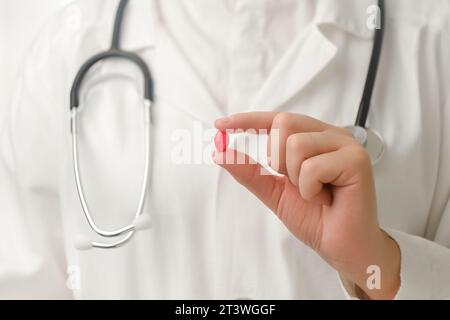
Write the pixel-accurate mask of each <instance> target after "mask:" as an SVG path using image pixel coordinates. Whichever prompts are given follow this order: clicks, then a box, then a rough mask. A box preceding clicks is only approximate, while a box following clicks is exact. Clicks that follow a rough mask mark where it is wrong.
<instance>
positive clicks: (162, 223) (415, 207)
mask: <svg viewBox="0 0 450 320" xmlns="http://www.w3.org/2000/svg"><path fill="white" fill-rule="evenodd" d="M219 3H220V4H219ZM373 3H374V1H372V0H345V1H335V0H317V1H314V2H313V7H312V8H314V10H312V12H313V14H311V17H314V18H313V20H312V21H308V20H307V19H306V20H302V19H301V18H300V16H301V12H302V10H297V11H296V12H297V13H293V12H294V11H295V10H293V9H292V8H296V4H295V1H290V0H284V1H281V2H280V1H279V0H276V1H275V0H274V1H269V0H264V1H251V0H236V1H234V2H226V1H223V2H222V1H220V2H218V4H217V7H215V4H214V5H213V4H212V3H211V2H210V1H206V0H201V1H198V2H189V1H174V0H169V1H167V0H165V1H150V0H149V1H146V0H132V1H131V2H130V5H129V7H128V9H127V15H126V18H125V21H124V31H123V36H122V39H123V40H122V47H123V48H124V49H126V50H132V51H134V52H136V53H138V54H139V55H140V56H141V57H142V58H143V59H145V60H146V62H147V63H149V65H150V66H151V70H152V73H153V77H154V80H155V84H156V87H155V89H156V103H155V105H154V109H153V122H152V137H153V138H152V170H151V172H152V174H151V187H150V191H149V193H148V201H147V205H146V212H147V213H149V214H150V215H151V217H152V219H153V228H152V229H151V230H147V231H142V232H140V233H138V234H137V235H136V236H135V237H134V238H133V240H132V242H131V243H130V244H128V245H127V246H125V247H122V248H120V249H117V250H110V251H105V250H92V251H87V252H79V251H77V250H75V249H74V247H73V241H74V239H75V237H76V235H78V234H80V233H81V234H87V235H89V236H90V237H91V238H92V239H98V238H96V237H95V235H93V234H92V232H91V231H90V229H89V227H88V225H87V223H86V221H85V218H84V217H83V215H82V211H81V207H80V203H79V200H78V196H77V193H76V189H75V183H74V174H73V169H72V158H71V154H72V153H71V140H70V130H69V114H70V112H69V91H70V86H71V84H72V81H73V78H74V75H75V73H76V71H77V70H78V68H79V67H80V66H81V64H82V63H83V62H84V61H85V60H86V59H87V58H88V57H90V56H92V55H93V54H95V53H97V52H99V51H101V50H104V49H106V48H108V46H109V42H110V36H111V30H112V23H113V17H114V12H115V8H116V5H117V1H106V0H105V1H100V0H97V1H92V0H85V1H75V2H74V3H73V4H72V5H70V6H69V7H67V8H65V9H64V10H62V11H61V12H60V13H59V14H58V15H57V16H56V18H55V19H54V20H53V21H52V22H50V23H49V25H48V26H47V28H45V29H44V30H43V31H42V35H41V37H39V39H38V41H37V42H36V44H35V46H34V49H33V50H32V51H31V52H29V56H28V59H27V61H26V63H25V64H24V65H23V70H22V71H23V76H22V77H21V79H20V81H19V84H18V90H17V91H16V94H15V99H14V103H13V105H12V106H11V110H10V119H9V121H8V128H7V130H5V132H3V133H2V135H1V157H0V159H1V171H0V174H1V177H0V181H1V182H0V188H1V190H0V197H1V198H0V203H1V205H2V209H1V215H0V225H1V226H2V232H1V233H0V239H1V241H0V297H1V298H22V297H24V298H71V297H75V298H191V299H200V298H225V299H239V298H245V299H258V298H262V299H266V298H287V299H315V298H324V299H332V298H336V299H344V298H350V297H352V296H355V295H354V292H353V288H352V286H351V284H348V283H342V281H341V280H340V277H339V275H338V273H337V272H336V271H335V270H333V269H332V268H331V267H329V266H328V265H327V264H326V263H325V262H324V261H323V260H322V259H321V258H320V257H319V256H318V255H317V254H316V253H315V252H313V251H312V250H311V249H309V248H308V247H307V246H306V245H304V244H303V243H301V242H300V241H298V240H297V239H296V238H295V237H294V236H292V235H291V234H290V233H289V232H288V230H287V229H286V228H285V227H284V226H283V225H282V224H281V223H280V222H279V221H278V219H277V218H276V216H275V215H273V214H272V213H271V212H269V210H268V209H267V208H265V207H264V206H263V205H262V204H261V203H260V202H259V201H258V200H257V199H256V198H254V197H253V196H252V195H251V194H249V193H248V192H247V191H246V190H245V189H244V188H243V187H241V186H240V185H238V184H237V183H236V182H235V181H234V180H233V179H232V178H231V177H230V176H229V175H228V174H227V173H225V172H224V171H222V170H220V169H219V168H218V167H217V166H215V165H212V164H206V163H201V164H195V163H194V164H177V163H174V161H173V157H174V151H173V150H174V148H175V146H176V144H177V143H178V141H177V140H174V139H175V137H176V135H174V132H180V131H179V130H180V129H182V130H185V131H181V132H184V133H185V134H186V135H187V134H188V133H191V134H193V132H194V131H195V130H197V129H195V126H198V125H199V124H200V123H201V125H202V127H203V130H206V129H210V128H211V127H212V124H213V121H214V120H215V119H216V118H218V117H221V116H225V115H226V114H228V113H233V112H237V111H255V110H276V111H288V112H295V113H304V114H307V115H310V116H313V117H316V118H318V119H320V120H323V121H325V122H329V123H333V124H336V125H342V126H344V125H348V124H351V123H352V122H353V121H354V118H355V115H356V110H357V107H358V103H359V100H360V98H361V94H362V88H363V85H364V81H365V77H366V73H367V66H368V61H369V57H370V52H371V48H372V43H373V42H372V31H371V30H369V29H368V28H367V26H366V20H367V18H368V15H367V13H366V9H367V7H368V6H369V5H370V4H373ZM310 5H311V3H310ZM387 10H388V16H387V28H388V29H387V31H386V37H385V44H384V48H383V54H382V59H381V65H380V69H379V76H378V81H377V84H376V88H375V93H374V97H373V107H372V110H371V112H370V116H369V125H370V126H371V127H373V128H375V129H376V130H378V131H379V132H381V134H382V135H383V137H384V139H385V142H386V153H385V155H384V158H383V159H382V161H381V162H380V163H378V164H377V166H376V167H375V168H374V174H375V179H376V187H377V198H378V212H379V219H380V222H381V224H382V226H383V227H384V228H385V229H386V230H387V231H388V232H389V233H390V234H391V235H392V237H393V238H394V239H396V241H397V242H398V243H399V245H400V248H401V253H402V263H401V280H402V283H401V288H400V291H399V293H398V296H397V297H398V298H400V299H402V298H425V299H427V298H450V272H449V270H450V249H448V248H449V247H450V203H449V195H450V166H449V165H448V162H449V160H450V100H449V97H448V93H449V91H450V90H449V89H450V81H449V80H450V72H449V66H450V62H449V58H450V54H449V43H450V41H449V40H450V39H449V34H450V27H449V17H450V13H449V11H450V9H449V2H448V1H447V0H435V1H420V0H414V1H413V0H401V1H400V0H388V1H387ZM277 13H279V14H280V16H283V14H284V15H286V19H281V20H278V22H276V21H275V20H273V19H270V18H271V17H272V18H273V17H276V16H277ZM288 16H290V17H291V18H290V19H291V20H289V19H288V18H287V17H288ZM270 21H272V22H273V21H275V23H273V25H272V27H271V28H268V26H269V25H270ZM280 21H281V22H280ZM282 21H291V22H292V21H298V23H299V24H298V25H296V24H291V25H289V24H288V22H286V23H285V24H283V22H282ZM202 28H203V29H202ZM277 28H278V29H277ZM264 30H266V31H264ZM267 30H271V31H267ZM272 31H273V32H272ZM208 32H210V34H209V33H208ZM271 32H272V33H271ZM219 34H220V35H221V36H223V37H224V38H223V39H219V41H218V39H217V35H219ZM211 35H212V37H211ZM211 39H213V41H211ZM214 39H215V40H214ZM221 44H222V45H223V47H220V45H221ZM288 44H289V45H288ZM218 48H219V49H220V50H219V49H218ZM227 50H229V51H227ZM221 54H223V56H222V55H221ZM135 88H138V90H137V92H136V89H135ZM140 97H141V79H140V74H139V72H138V71H137V70H136V69H135V68H133V67H130V65H129V64H128V63H123V62H117V61H115V62H108V63H104V64H100V65H98V66H97V67H96V68H95V69H94V71H93V72H91V73H90V74H89V76H88V78H87V79H86V82H85V83H84V90H83V95H82V102H83V105H88V106H87V107H86V108H85V109H83V110H84V112H83V113H82V116H81V121H82V124H81V127H80V134H81V138H80V153H81V159H80V161H81V168H82V175H83V178H84V183H85V188H86V194H87V197H88V202H89V204H90V206H91V209H92V211H93V213H94V216H95V219H96V220H97V222H98V224H99V225H101V226H103V227H104V228H115V227H119V226H122V225H125V224H128V223H129V222H131V221H132V217H133V214H134V210H135V207H136V205H137V201H138V193H139V187H140V182H141V174H142V166H143V161H142V155H143V148H142V146H143V145H142V143H143V137H142V133H143V131H142V125H141V118H140V117H141V113H140V111H141V109H139V102H140V100H139V98H140ZM177 130H178V131H177ZM200 134H202V131H200ZM200 139H202V138H200ZM203 139H204V140H203V146H202V147H205V146H206V145H207V144H208V143H209V142H208V139H209V138H208V137H203ZM192 140H193V141H194V140H195V141H197V142H198V140H199V138H198V137H197V138H194V136H192ZM205 150H206V151H205V152H209V149H207V148H206V147H205ZM197 160H198V159H197ZM193 161H194V162H195V159H194V160H193Z"/></svg>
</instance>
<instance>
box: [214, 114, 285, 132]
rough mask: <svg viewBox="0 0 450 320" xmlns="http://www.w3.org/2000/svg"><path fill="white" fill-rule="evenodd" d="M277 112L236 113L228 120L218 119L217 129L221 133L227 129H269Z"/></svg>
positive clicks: (227, 118)
mask: <svg viewBox="0 0 450 320" xmlns="http://www.w3.org/2000/svg"><path fill="white" fill-rule="evenodd" d="M276 115H277V112H246V113H236V114H233V115H231V116H228V117H226V118H221V119H217V120H216V122H215V124H214V125H215V127H216V128H217V129H218V130H220V131H225V130H227V129H242V130H249V129H267V130H270V128H271V127H272V123H273V119H274V118H275V116H276Z"/></svg>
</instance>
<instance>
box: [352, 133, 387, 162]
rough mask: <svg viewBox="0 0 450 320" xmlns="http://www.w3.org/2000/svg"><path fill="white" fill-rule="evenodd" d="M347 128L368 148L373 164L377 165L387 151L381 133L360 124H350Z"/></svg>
mask: <svg viewBox="0 0 450 320" xmlns="http://www.w3.org/2000/svg"><path fill="white" fill-rule="evenodd" d="M346 128H347V129H348V130H349V131H350V132H351V133H352V134H353V137H354V138H355V139H356V141H358V142H359V143H360V144H361V145H362V146H364V148H366V150H367V152H368V153H369V156H370V160H371V162H372V165H376V164H377V163H378V162H379V161H380V159H381V158H382V157H383V154H384V151H385V144H384V141H383V138H382V137H381V135H380V134H379V133H378V132H377V131H376V130H374V129H371V128H363V127H359V126H349V127H346Z"/></svg>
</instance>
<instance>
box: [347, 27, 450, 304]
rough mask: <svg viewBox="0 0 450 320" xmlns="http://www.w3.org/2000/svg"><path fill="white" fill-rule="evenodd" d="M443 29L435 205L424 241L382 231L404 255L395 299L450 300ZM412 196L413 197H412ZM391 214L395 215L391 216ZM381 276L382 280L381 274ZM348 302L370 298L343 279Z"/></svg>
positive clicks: (448, 44) (448, 87)
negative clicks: (394, 242)
mask: <svg viewBox="0 0 450 320" xmlns="http://www.w3.org/2000/svg"><path fill="white" fill-rule="evenodd" d="M446 26H447V28H446V29H445V28H444V29H443V32H442V34H443V38H441V39H440V41H439V42H438V43H439V44H438V45H437V46H436V48H437V50H435V52H438V53H441V54H438V55H437V56H439V57H440V59H439V61H438V66H439V68H440V69H441V70H443V72H442V73H441V75H440V78H439V80H438V83H439V84H440V85H441V86H442V88H441V90H440V91H441V92H442V96H441V101H443V103H442V104H441V109H440V119H441V122H440V123H439V124H436V125H439V126H440V128H441V130H440V131H441V134H440V155H439V172H438V173H437V177H438V178H437V183H436V187H435V192H434V198H433V203H432V205H431V209H430V212H429V216H428V221H427V226H426V228H425V231H424V237H419V236H414V235H411V234H407V233H405V232H402V231H399V230H393V229H390V228H383V229H384V230H385V231H386V232H387V233H388V234H389V235H390V236H391V237H392V238H393V239H394V240H395V241H396V242H397V243H398V245H399V247H400V251H401V271H400V280H401V284H400V289H399V291H398V293H397V295H396V299H399V300H406V299H439V300H440V299H450V165H449V163H450V74H449V73H448V67H449V66H450V61H449V60H450V36H449V35H450V24H449V22H448V21H447V23H446ZM436 48H435V49H436ZM412 196H413V195H412ZM392 214H395V212H394V213H392ZM381 276H383V275H382V274H381ZM341 284H342V286H343V288H344V289H345V290H344V291H345V295H346V297H347V298H348V299H364V298H367V297H366V296H365V295H363V294H361V290H359V289H358V288H355V286H354V284H352V283H349V282H346V281H344V280H343V279H341Z"/></svg>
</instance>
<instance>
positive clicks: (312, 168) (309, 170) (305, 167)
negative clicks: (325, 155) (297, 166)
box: [300, 159, 317, 176]
mask: <svg viewBox="0 0 450 320" xmlns="http://www.w3.org/2000/svg"><path fill="white" fill-rule="evenodd" d="M316 171H317V162H316V161H314V160H312V159H307V160H305V161H303V163H302V167H301V170H300V172H301V174H302V175H307V176H309V175H311V174H313V173H314V172H316Z"/></svg>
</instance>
